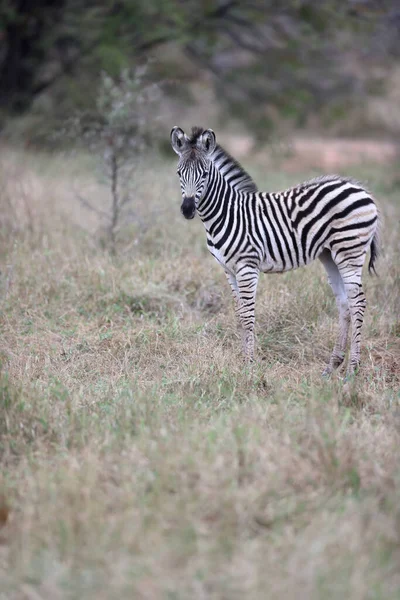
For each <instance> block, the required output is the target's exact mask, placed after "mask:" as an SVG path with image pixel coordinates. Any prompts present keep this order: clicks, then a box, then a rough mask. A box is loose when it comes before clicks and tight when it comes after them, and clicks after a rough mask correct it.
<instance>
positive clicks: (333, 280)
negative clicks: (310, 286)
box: [319, 250, 350, 376]
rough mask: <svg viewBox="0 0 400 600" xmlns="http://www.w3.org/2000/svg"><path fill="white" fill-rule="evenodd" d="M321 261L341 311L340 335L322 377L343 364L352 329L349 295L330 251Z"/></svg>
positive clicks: (323, 253) (327, 251)
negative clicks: (350, 328) (350, 329)
mask: <svg viewBox="0 0 400 600" xmlns="http://www.w3.org/2000/svg"><path fill="white" fill-rule="evenodd" d="M319 259H320V261H321V262H322V264H323V265H324V267H325V270H326V272H327V274H328V282H329V285H330V286H331V288H332V291H333V293H334V295H335V300H336V305H337V307H338V311H339V333H338V337H337V339H336V343H335V346H334V348H333V352H332V354H331V357H330V359H329V363H328V364H327V366H326V368H325V369H324V371H323V373H322V375H324V376H326V375H330V374H331V373H332V372H333V371H334V370H335V369H337V368H338V367H340V365H341V364H342V362H343V360H344V357H345V353H346V345H347V338H348V334H349V327H350V310H349V305H348V301H347V293H346V289H345V286H344V283H343V279H342V276H341V274H340V271H339V269H338V267H337V266H336V263H335V262H334V260H333V258H332V255H331V253H330V251H329V250H324V251H323V252H322V254H320V256H319Z"/></svg>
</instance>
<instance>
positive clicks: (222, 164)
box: [211, 145, 258, 192]
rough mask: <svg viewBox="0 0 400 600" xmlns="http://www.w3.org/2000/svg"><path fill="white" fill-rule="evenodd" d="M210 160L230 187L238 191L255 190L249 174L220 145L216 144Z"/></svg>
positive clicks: (255, 187)
mask: <svg viewBox="0 0 400 600" xmlns="http://www.w3.org/2000/svg"><path fill="white" fill-rule="evenodd" d="M211 160H212V162H213V164H214V165H215V167H216V168H217V170H218V171H219V172H220V173H221V175H222V176H223V178H224V179H225V181H226V182H227V183H228V184H229V186H230V187H232V188H234V189H235V190H237V191H238V192H256V191H257V189H258V188H257V186H256V184H255V183H254V181H253V179H252V178H251V177H250V175H249V174H248V173H247V172H246V171H245V170H244V169H243V167H242V165H241V164H240V163H239V162H238V161H237V160H236V159H234V158H233V156H231V155H230V154H229V152H227V151H226V150H225V149H224V148H222V146H219V145H217V146H216V148H215V150H214V152H213V154H212V156H211Z"/></svg>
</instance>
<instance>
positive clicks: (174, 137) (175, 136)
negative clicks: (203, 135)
mask: <svg viewBox="0 0 400 600" xmlns="http://www.w3.org/2000/svg"><path fill="white" fill-rule="evenodd" d="M187 141H188V138H187V136H186V135H185V132H184V131H183V129H181V128H180V127H176V126H175V127H173V128H172V129H171V146H172V148H173V149H174V150H175V152H176V153H177V154H179V155H181V154H182V152H183V150H184V149H185V147H186V144H187Z"/></svg>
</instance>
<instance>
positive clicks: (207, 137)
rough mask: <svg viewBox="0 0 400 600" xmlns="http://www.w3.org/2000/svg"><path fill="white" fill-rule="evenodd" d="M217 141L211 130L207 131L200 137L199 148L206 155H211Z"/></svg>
mask: <svg viewBox="0 0 400 600" xmlns="http://www.w3.org/2000/svg"><path fill="white" fill-rule="evenodd" d="M216 144H217V140H216V137H215V133H214V132H213V130H212V129H207V130H206V131H205V132H204V133H203V134H202V136H201V146H202V148H203V150H204V151H205V152H207V154H212V153H213V152H214V150H215V146H216Z"/></svg>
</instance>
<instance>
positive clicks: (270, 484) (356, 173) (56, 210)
mask: <svg viewBox="0 0 400 600" xmlns="http://www.w3.org/2000/svg"><path fill="white" fill-rule="evenodd" d="M399 38H400V12H399V8H398V2H397V1H396V0H385V1H377V0H346V1H339V0H324V1H322V0H321V1H320V2H314V1H312V0H290V1H288V2H280V1H276V0H254V1H252V2H239V1H236V0H204V1H198V0H185V1H181V0H118V1H116V0H101V1H96V2H93V1H92V0H57V1H55V0H37V1H35V2H29V1H28V0H10V1H9V2H3V3H1V5H0V42H1V44H0V600H2V599H3V598H4V599H7V600H8V599H10V600H39V599H42V600H58V599H60V600H62V599H64V598H65V599H71V600H72V599H77V598H79V599H81V598H82V599H88V600H95V599H96V600H106V599H109V598H118V599H121V600H124V599H126V600H128V599H129V600H130V599H132V598H134V599H138V600H158V599H168V600H187V599H189V598H190V599H199V600H200V599H206V598H207V599H208V598H210V599H211V598H212V599H218V600H222V599H224V600H236V599H237V600H239V599H240V600H241V599H242V598H245V599H250V600H253V599H254V600H258V599H259V600H264V599H270V598H271V599H276V598H284V599H289V600H290V599H293V600H319V599H324V600H330V599H332V600H333V599H334V600H339V599H340V600H342V599H343V598H345V599H349V600H397V599H399V598H400V452H399V448H400V391H399V390H400V235H399V224H400V179H399V174H398V146H397V145H396V140H397V141H398V138H399V133H400V111H399V106H400V70H399V62H398V61H399V49H400V44H399ZM174 125H179V126H182V127H183V128H185V129H188V128H190V127H191V126H193V125H201V126H204V127H207V128H208V127H213V128H214V129H215V131H216V134H217V138H218V140H219V141H220V140H221V141H222V143H223V145H226V148H227V150H229V151H231V152H232V154H233V155H234V156H235V157H236V156H237V158H239V159H240V160H241V162H243V165H244V166H245V167H246V168H247V169H248V170H249V172H250V174H251V175H252V176H253V177H254V180H255V181H256V183H257V185H258V187H259V188H260V189H264V190H270V191H273V190H277V189H283V188H286V187H288V186H289V185H291V184H294V183H297V182H299V181H301V180H304V179H306V178H308V177H312V176H315V175H318V174H322V173H323V172H324V171H328V172H332V171H339V172H340V173H341V174H343V175H350V176H352V177H356V178H358V179H360V180H361V181H363V182H365V183H366V185H367V186H368V188H369V189H370V190H371V191H372V193H373V194H374V195H375V197H376V199H377V203H378V205H379V207H380V210H381V214H382V219H383V227H382V241H383V246H382V253H381V256H380V258H379V261H378V263H377V270H378V273H379V277H369V276H368V274H367V273H365V280H364V283H365V292H366V296H367V312H366V320H365V325H364V329H363V342H362V367H361V370H360V372H359V373H358V374H357V376H356V377H354V378H353V379H351V380H349V381H345V380H344V378H343V372H342V371H339V372H337V373H335V374H334V375H333V376H332V377H331V378H330V379H329V380H327V379H323V378H322V377H321V372H322V370H323V367H324V366H325V364H326V361H327V359H328V357H329V354H330V352H331V350H332V347H333V344H334V340H335V337H336V333H337V313H336V306H335V302H334V298H333V295H332V293H331V290H330V288H329V286H328V283H327V281H326V275H325V272H324V271H323V269H322V267H321V265H319V264H318V263H315V264H313V265H311V266H309V267H307V268H306V269H300V270H297V271H293V272H288V273H285V274H283V275H279V276H278V275H270V276H264V277H262V278H261V280H260V285H259V291H258V298H257V306H256V317H257V318H256V323H257V326H256V333H257V360H256V362H255V364H254V365H252V367H251V368H249V367H246V366H245V365H244V364H243V359H242V354H241V352H240V341H239V339H238V334H237V329H236V321H235V316H234V311H233V306H232V299H231V294H230V290H229V286H228V284H227V282H226V280H225V276H224V273H223V271H222V269H221V268H220V267H219V266H218V265H217V264H216V263H215V262H214V260H213V259H212V257H211V256H210V255H209V253H208V251H207V248H206V242H205V236H204V231H203V227H202V225H201V223H200V222H199V221H198V220H196V219H195V220H194V221H193V222H190V223H189V222H186V221H184V219H183V218H182V216H181V214H180V210H179V206H180V200H181V198H180V190H179V183H178V178H177V176H176V174H175V171H176V161H175V160H174V159H175V158H176V157H175V156H174V155H173V152H172V150H171V148H170V145H169V132H170V130H171V127H172V126H174ZM331 136H342V138H343V137H345V138H346V139H345V140H343V139H335V140H330V139H329V138H330V137H331ZM378 138H381V139H380V140H378ZM265 140H268V146H267V145H263V144H262V142H265ZM361 155H363V156H364V160H363V161H360V156H361ZM317 165H319V166H318V168H316V167H317Z"/></svg>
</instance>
